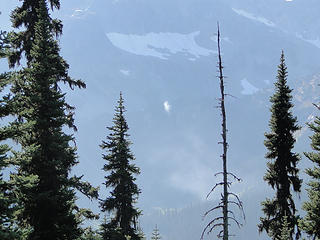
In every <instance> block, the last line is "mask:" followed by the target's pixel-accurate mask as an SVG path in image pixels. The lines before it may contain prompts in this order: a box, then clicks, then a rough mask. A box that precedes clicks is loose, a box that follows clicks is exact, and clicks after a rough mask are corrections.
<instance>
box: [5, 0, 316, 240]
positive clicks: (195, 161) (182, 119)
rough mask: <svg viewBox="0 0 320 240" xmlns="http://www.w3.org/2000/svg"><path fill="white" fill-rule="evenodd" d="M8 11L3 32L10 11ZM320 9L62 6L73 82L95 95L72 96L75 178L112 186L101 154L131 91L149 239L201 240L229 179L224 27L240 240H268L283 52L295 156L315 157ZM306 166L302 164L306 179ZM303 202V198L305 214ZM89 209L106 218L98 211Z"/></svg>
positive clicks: (204, 3) (245, 0) (247, 1)
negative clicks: (276, 86)
mask: <svg viewBox="0 0 320 240" xmlns="http://www.w3.org/2000/svg"><path fill="white" fill-rule="evenodd" d="M3 1H4V2H5V3H6V4H5V5H4V6H5V7H4V11H3V15H1V18H0V21H4V20H3V19H4V17H5V14H6V13H7V12H8V9H7V8H8V7H9V5H10V6H11V4H12V3H10V4H9V2H10V1H11V0H3ZM17 3H18V1H17ZM318 9H319V2H318V1H316V0H310V1H308V2H307V3H306V1H301V0H293V1H288V0H287V1H285V0H283V1H280V0H261V1H254V0H242V1H238V0H230V1H225V0H174V1H172V0H162V1H151V0H108V1H100V0H77V1H62V9H61V11H60V12H59V13H58V17H59V18H62V19H63V23H64V26H65V27H64V34H63V36H62V38H61V39H60V43H61V48H62V54H63V55H64V57H65V58H66V59H67V61H68V63H69V64H70V71H71V75H72V76H74V77H75V78H81V79H83V80H85V82H86V83H87V89H86V90H83V91H78V90H77V91H75V92H68V95H67V96H66V97H67V98H68V99H69V100H68V101H69V102H71V103H73V104H74V105H76V120H77V125H78V128H79V132H78V133H76V134H75V136H76V138H77V146H78V153H79V156H80V165H79V167H78V168H77V169H76V170H75V171H77V172H78V173H83V174H85V176H86V178H87V179H88V180H89V181H91V182H92V183H93V184H95V185H100V184H101V183H102V182H103V176H102V174H103V172H102V171H101V168H102V165H103V162H102V160H101V150H100V148H99V144H100V143H101V141H102V139H104V138H105V136H106V135H107V133H108V131H107V129H106V128H105V127H106V126H110V125H111V121H112V117H113V109H114V106H115V104H116V101H117V99H118V95H119V92H120V91H123V94H124V99H125V101H126V103H125V104H126V107H127V109H128V111H127V120H128V123H129V127H130V128H131V129H130V133H131V140H132V142H133V146H132V150H133V152H134V153H135V156H136V159H137V160H136V164H137V165H138V166H140V167H141V172H142V174H141V176H139V177H138V184H139V186H140V187H141V189H142V194H141V196H140V198H139V204H138V205H139V207H140V208H141V209H143V212H144V215H143V216H142V218H141V225H142V228H143V229H144V231H145V232H146V233H147V234H150V233H151V231H152V229H153V228H154V226H155V224H158V227H159V228H160V233H161V234H162V235H163V240H178V239H185V240H195V239H199V237H200V234H201V230H202V228H203V225H204V222H202V220H201V216H202V215H203V214H204V212H205V210H206V209H208V208H209V206H211V205H212V204H213V202H214V201H215V200H216V199H217V198H219V196H220V194H219V193H218V192H217V193H216V195H214V196H213V200H208V201H206V200H205V196H206V194H207V192H208V191H209V190H210V187H211V186H213V185H214V183H215V181H217V179H216V178H214V176H213V175H214V173H215V172H217V171H219V169H221V160H220V157H219V156H220V154H221V146H220V145H218V144H217V143H218V142H219V141H220V131H221V130H220V115H219V112H218V110H217V109H216V108H215V106H216V105H217V100H216V98H217V97H218V96H219V94H218V83H217V79H216V75H217V73H216V62H217V58H216V54H215V53H216V40H215V38H216V37H215V33H216V31H217V30H216V25H217V22H218V21H219V23H220V27H221V32H222V39H223V41H222V51H223V63H224V66H225V72H224V73H225V75H226V76H227V79H226V81H227V84H226V91H227V93H228V94H230V95H232V96H233V97H232V96H230V97H228V99H227V100H228V102H227V118H228V119H227V121H228V129H229V132H228V138H229V143H230V149H229V162H228V165H229V168H230V170H232V171H233V172H235V173H237V175H239V176H240V177H241V178H242V179H243V182H242V183H240V184H235V185H234V187H233V188H232V189H233V190H234V191H236V192H238V193H240V194H241V197H242V198H243V200H244V203H245V211H246V212H247V220H246V224H245V225H244V227H243V228H242V229H241V230H240V231H238V230H237V229H235V230H234V232H235V233H236V234H237V237H235V238H234V239H239V240H242V239H266V238H265V235H261V236H259V235H258V233H257V227H256V225H257V224H258V221H259V216H261V207H260V201H262V200H263V199H265V197H267V196H269V197H271V196H272V191H271V189H270V188H269V187H267V186H266V184H265V183H264V182H263V180H262V177H263V175H264V172H265V171H266V160H265V159H264V154H265V152H266V151H265V147H264V145H263V141H264V132H266V131H268V120H269V117H270V113H269V106H270V103H269V96H270V95H271V94H272V93H273V82H274V80H275V76H276V74H277V65H278V63H279V58H280V53H281V50H282V49H283V50H284V52H285V55H286V60H287V65H288V71H289V77H288V79H289V85H290V86H291V87H292V88H293V89H294V91H293V95H294V102H295V104H296V105H295V108H294V109H293V112H294V114H295V115H297V116H298V120H299V123H300V125H302V126H303V128H302V130H301V132H299V133H297V139H298V141H297V144H296V151H297V152H300V153H302V152H303V151H309V150H310V147H309V139H308V135H309V131H308V129H307V128H306V125H305V123H306V122H308V121H312V119H313V117H314V115H316V114H318V111H317V110H316V109H315V108H314V107H313V106H312V103H314V102H317V101H319V92H320V87H319V86H318V85H319V83H320V35H319V33H320V29H319V28H320V22H319V21H320V20H319V17H318V15H319V13H318ZM1 66H2V65H1ZM308 165H309V163H308V162H307V160H306V159H305V158H304V157H303V158H302V160H301V163H300V167H301V169H304V168H305V167H306V166H308ZM301 174H302V175H303V176H304V178H305V174H304V173H303V171H302V172H301ZM101 189H102V193H103V194H106V190H104V189H103V186H101ZM297 199H298V198H297ZM303 199H305V193H302V195H301V200H297V202H298V204H300V203H301V201H302V200H303ZM79 201H80V202H81V204H83V205H86V206H87V205H89V206H91V207H92V208H94V209H96V210H97V204H96V203H90V202H87V201H86V200H84V199H82V198H81V199H80V200H79ZM211 201H213V202H211ZM190 205H192V206H190ZM155 209H158V210H155ZM160 209H181V210H174V211H164V212H163V211H162V210H161V211H160ZM248 236H250V237H249V238H248ZM211 238H214V235H213V236H212V237H211Z"/></svg>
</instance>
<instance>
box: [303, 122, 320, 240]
mask: <svg viewBox="0 0 320 240" xmlns="http://www.w3.org/2000/svg"><path fill="white" fill-rule="evenodd" d="M309 127H310V129H311V130H312V131H313V135H312V136H311V137H310V138H311V147H312V149H313V150H314V151H315V152H309V153H305V156H306V157H307V158H308V159H309V160H310V161H312V163H314V164H315V166H314V167H313V168H308V169H307V170H306V172H307V174H308V175H309V176H310V177H311V178H312V180H311V181H309V182H308V186H309V188H308V189H307V191H308V196H309V200H308V201H307V202H305V203H304V204H303V206H302V208H303V210H305V211H306V212H307V214H306V216H305V217H304V218H303V219H302V220H301V221H300V226H301V229H303V230H304V231H305V232H306V233H307V234H308V235H309V236H310V237H312V239H314V240H319V239H320V118H319V117H316V119H315V121H314V123H311V124H309Z"/></svg>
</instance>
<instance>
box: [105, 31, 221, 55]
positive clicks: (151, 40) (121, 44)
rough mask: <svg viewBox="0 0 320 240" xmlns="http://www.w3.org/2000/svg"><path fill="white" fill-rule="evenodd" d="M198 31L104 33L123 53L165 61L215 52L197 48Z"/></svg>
mask: <svg viewBox="0 0 320 240" xmlns="http://www.w3.org/2000/svg"><path fill="white" fill-rule="evenodd" d="M199 34H200V32H199V31H197V32H192V33H189V34H180V33H164V32H160V33H153V32H151V33H147V34H145V35H135V34H122V33H116V32H111V33H106V36H107V38H108V39H109V40H110V41H111V43H112V44H113V45H114V46H115V47H117V48H120V49H122V50H124V51H127V52H130V53H133V54H136V55H142V56H152V57H157V58H160V59H163V60H167V59H168V58H169V57H170V56H171V55H173V54H177V53H184V54H186V55H189V57H190V55H191V56H192V57H194V58H200V57H201V56H209V55H210V54H213V53H215V51H213V50H210V49H207V48H203V47H201V46H199V45H198V44H197V43H196V41H195V37H196V36H198V35H199Z"/></svg>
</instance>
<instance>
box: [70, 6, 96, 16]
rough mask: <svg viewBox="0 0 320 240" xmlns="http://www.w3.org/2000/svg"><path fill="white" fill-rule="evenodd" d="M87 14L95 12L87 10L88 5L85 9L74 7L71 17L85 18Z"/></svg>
mask: <svg viewBox="0 0 320 240" xmlns="http://www.w3.org/2000/svg"><path fill="white" fill-rule="evenodd" d="M89 14H95V13H94V12H92V11H90V10H89V7H88V8H86V9H75V10H74V11H73V13H72V15H71V17H72V18H85V17H86V16H87V15H89Z"/></svg>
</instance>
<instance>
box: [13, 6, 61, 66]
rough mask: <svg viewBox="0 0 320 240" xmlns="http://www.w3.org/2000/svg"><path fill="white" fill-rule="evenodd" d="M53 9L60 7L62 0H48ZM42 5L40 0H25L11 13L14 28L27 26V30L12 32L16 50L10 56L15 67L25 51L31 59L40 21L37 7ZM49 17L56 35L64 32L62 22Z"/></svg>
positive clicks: (29, 59) (28, 58) (50, 26)
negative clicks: (36, 26) (37, 25)
mask: <svg viewBox="0 0 320 240" xmlns="http://www.w3.org/2000/svg"><path fill="white" fill-rule="evenodd" d="M48 2H49V3H50V6H51V9H52V10H53V9H59V8H60V0H48ZM39 7H40V1H38V0H24V1H23V3H22V5H21V6H19V7H17V8H16V9H15V10H14V11H13V12H12V14H11V21H12V26H13V27H14V28H21V27H25V30H23V31H20V32H18V33H16V32H12V33H10V39H11V45H12V47H13V49H14V51H11V54H10V56H9V60H10V66H11V67H13V66H14V65H15V64H18V63H19V61H20V59H21V57H22V54H23V53H24V54H25V56H26V58H27V60H28V62H29V61H31V59H32V56H31V49H32V42H33V40H34V37H35V25H36V24H37V22H38V21H39V15H38V14H37V9H39ZM48 17H49V22H50V25H49V30H50V32H52V33H55V34H56V36H58V35H60V34H61V33H62V23H61V21H60V20H58V19H51V18H50V16H48Z"/></svg>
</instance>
